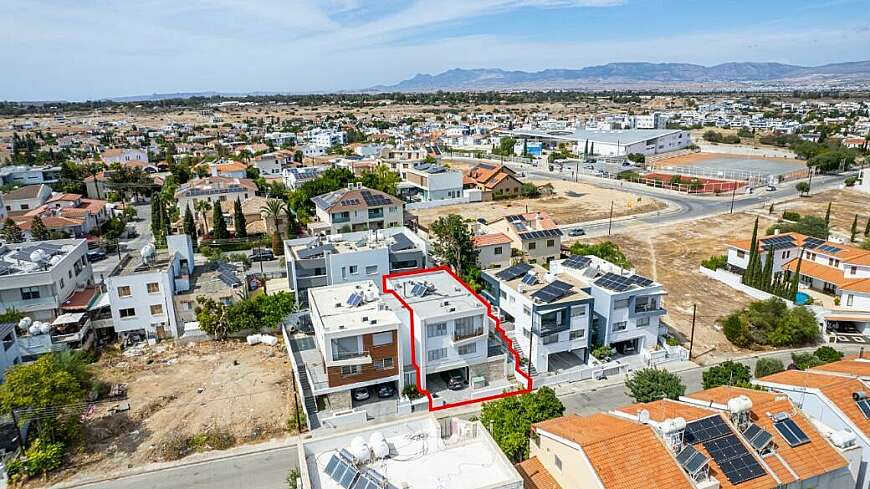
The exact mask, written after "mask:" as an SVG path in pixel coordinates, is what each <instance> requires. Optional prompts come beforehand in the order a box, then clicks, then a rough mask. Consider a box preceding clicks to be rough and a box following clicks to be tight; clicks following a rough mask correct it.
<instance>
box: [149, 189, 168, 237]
mask: <svg viewBox="0 0 870 489" xmlns="http://www.w3.org/2000/svg"><path fill="white" fill-rule="evenodd" d="M161 199H162V197H161V195H160V194H159V193H156V194H154V195H153V196H152V197H151V233H152V234H153V235H154V242H155V243H156V244H158V246H159V245H160V244H162V243H165V242H166V235H165V229H166V226H165V225H164V223H163V202H162V200H161Z"/></svg>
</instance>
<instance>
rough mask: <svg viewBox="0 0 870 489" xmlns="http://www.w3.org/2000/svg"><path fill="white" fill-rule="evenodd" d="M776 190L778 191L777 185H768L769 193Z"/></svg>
mask: <svg viewBox="0 0 870 489" xmlns="http://www.w3.org/2000/svg"><path fill="white" fill-rule="evenodd" d="M774 190H776V185H768V186H767V191H768V192H773V191H774Z"/></svg>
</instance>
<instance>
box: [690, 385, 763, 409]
mask: <svg viewBox="0 0 870 489" xmlns="http://www.w3.org/2000/svg"><path fill="white" fill-rule="evenodd" d="M737 396H746V397H748V398H749V400H751V401H752V405H753V406H758V405H761V404H766V403H768V402H773V401H774V400H776V398H777V395H776V394H775V393H772V392H766V391H760V390H756V389H745V388H742V387H731V386H725V385H723V386H719V387H714V388H712V389H707V390H703V391H699V392H693V393H691V394H687V395H686V397H690V398H692V399H698V400H701V401H711V402H715V403H717V404H728V401H729V400H730V399H733V398H735V397H737Z"/></svg>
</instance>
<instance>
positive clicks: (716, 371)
mask: <svg viewBox="0 0 870 489" xmlns="http://www.w3.org/2000/svg"><path fill="white" fill-rule="evenodd" d="M702 379H703V381H704V389H712V388H713V387H719V386H720V385H734V386H738V387H751V384H750V381H751V380H752V373H751V372H750V371H749V367H747V366H746V365H744V364H742V363H739V362H734V361H731V360H728V361H726V362H722V363H721V364H719V365H716V366H713V367H710V368H708V369H707V370H705V371H704V373H703V374H702Z"/></svg>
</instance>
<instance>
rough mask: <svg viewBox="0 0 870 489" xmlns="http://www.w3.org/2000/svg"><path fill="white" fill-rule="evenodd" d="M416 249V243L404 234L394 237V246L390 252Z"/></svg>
mask: <svg viewBox="0 0 870 489" xmlns="http://www.w3.org/2000/svg"><path fill="white" fill-rule="evenodd" d="M411 248H414V243H413V242H412V241H411V240H410V239H408V237H407V236H405V235H404V234H402V233H398V234H394V235H393V244H392V245H390V251H404V250H409V249H411Z"/></svg>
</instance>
